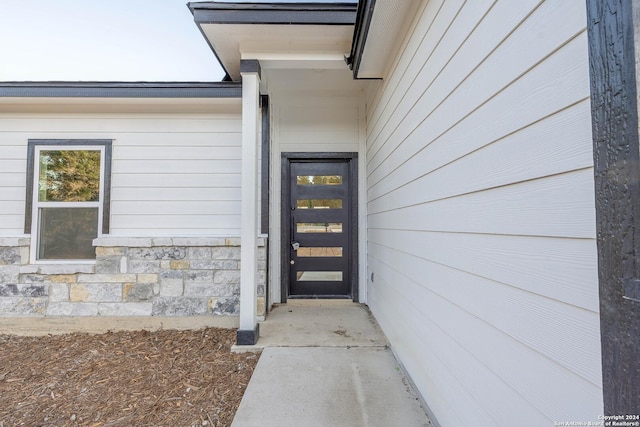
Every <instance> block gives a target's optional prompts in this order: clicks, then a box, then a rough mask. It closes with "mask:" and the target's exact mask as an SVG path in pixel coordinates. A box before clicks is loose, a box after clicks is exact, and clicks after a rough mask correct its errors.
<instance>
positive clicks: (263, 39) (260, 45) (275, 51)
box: [201, 23, 353, 81]
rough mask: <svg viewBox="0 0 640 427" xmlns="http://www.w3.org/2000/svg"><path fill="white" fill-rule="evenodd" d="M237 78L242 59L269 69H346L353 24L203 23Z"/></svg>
mask: <svg viewBox="0 0 640 427" xmlns="http://www.w3.org/2000/svg"><path fill="white" fill-rule="evenodd" d="M201 27H202V31H203V33H204V35H205V37H206V38H207V39H208V41H209V43H210V44H211V46H212V47H213V49H214V50H215V52H216V54H217V55H218V58H219V59H220V61H221V62H222V64H223V66H224V67H225V69H226V70H227V72H228V73H229V75H230V77H231V78H232V80H234V81H239V80H240V60H241V59H259V60H260V62H261V64H263V66H267V67H269V68H281V69H282V68H298V69H327V68H328V69H338V68H343V69H347V68H348V67H347V65H346V63H345V62H344V57H345V56H348V55H349V51H350V49H351V40H352V37H353V25H269V24H218V23H214V24H201Z"/></svg>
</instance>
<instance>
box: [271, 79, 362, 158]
mask: <svg viewBox="0 0 640 427" xmlns="http://www.w3.org/2000/svg"><path fill="white" fill-rule="evenodd" d="M327 84H328V85H330V82H329V83H327ZM283 95H284V96H282V97H281V99H282V102H278V103H277V104H276V105H277V106H278V120H279V121H278V126H277V130H278V138H279V142H280V151H281V152H296V151H304V152H322V151H326V152H340V151H343V152H358V148H359V146H358V141H359V139H358V130H359V129H358V123H359V117H358V112H359V107H360V105H359V104H360V101H359V99H360V97H359V94H358V93H357V92H356V93H353V92H342V91H331V90H328V91H302V90H301V91H296V92H287V93H284V94H283ZM276 99H278V98H276Z"/></svg>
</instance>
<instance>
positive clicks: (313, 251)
mask: <svg viewBox="0 0 640 427" xmlns="http://www.w3.org/2000/svg"><path fill="white" fill-rule="evenodd" d="M296 252H297V253H298V256H299V257H341V256H342V248H341V247H335V248H333V247H332V248H329V247H327V248H324V247H322V248H320V247H318V248H309V247H306V248H305V247H301V248H298V250H297V251H296Z"/></svg>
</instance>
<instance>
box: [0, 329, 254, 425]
mask: <svg viewBox="0 0 640 427" xmlns="http://www.w3.org/2000/svg"><path fill="white" fill-rule="evenodd" d="M234 340H235V331H234V330H230V329H217V328H207V329H200V330H195V331H170V330H161V331H154V332H149V331H136V332H109V333H106V334H100V335H90V334H84V333H75V334H68V335H57V336H51V335H50V336H46V337H20V336H10V335H0V427H10V426H91V427H107V426H228V425H231V421H232V420H233V416H234V414H235V412H236V409H237V408H238V405H239V404H240V400H241V398H242V394H243V393H244V390H245V388H246V386H247V384H248V382H249V378H250V377H251V374H252V373H253V369H254V368H255V365H256V363H257V361H258V355H256V354H252V353H244V354H234V353H231V351H230V348H231V345H232V344H233V343H234Z"/></svg>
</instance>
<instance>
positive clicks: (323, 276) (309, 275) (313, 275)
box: [296, 271, 342, 282]
mask: <svg viewBox="0 0 640 427" xmlns="http://www.w3.org/2000/svg"><path fill="white" fill-rule="evenodd" d="M296 278H297V280H298V282H302V281H306V282H341V281H342V271H298V272H297V273H296Z"/></svg>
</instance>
